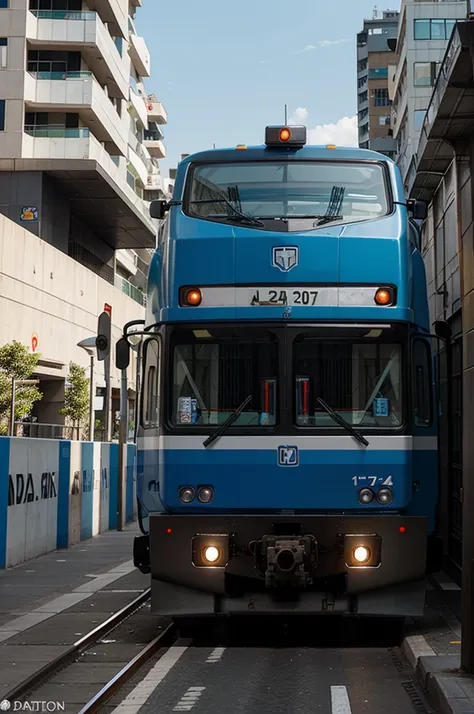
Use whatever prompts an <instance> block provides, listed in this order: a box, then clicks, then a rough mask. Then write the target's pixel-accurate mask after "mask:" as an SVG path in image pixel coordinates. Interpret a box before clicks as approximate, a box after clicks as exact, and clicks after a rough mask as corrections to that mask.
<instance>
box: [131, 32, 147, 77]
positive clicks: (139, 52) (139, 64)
mask: <svg viewBox="0 0 474 714" xmlns="http://www.w3.org/2000/svg"><path fill="white" fill-rule="evenodd" d="M128 54H129V55H130V59H131V60H132V62H133V65H134V67H135V69H136V70H137V72H138V74H139V75H140V77H149V76H150V53H149V52H148V47H147V46H146V42H145V40H144V39H143V37H140V36H139V35H135V34H133V33H130V44H129V47H128Z"/></svg>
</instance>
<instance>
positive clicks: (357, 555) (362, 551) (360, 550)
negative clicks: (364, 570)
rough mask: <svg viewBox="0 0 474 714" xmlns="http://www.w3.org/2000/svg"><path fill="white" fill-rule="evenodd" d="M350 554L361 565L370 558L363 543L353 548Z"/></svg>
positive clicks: (368, 551)
mask: <svg viewBox="0 0 474 714" xmlns="http://www.w3.org/2000/svg"><path fill="white" fill-rule="evenodd" d="M352 556H353V558H354V560H355V561H356V562H357V563H360V564H361V565H362V564H363V563H367V561H368V560H370V550H369V549H368V548H366V547H365V546H364V545H358V546H357V548H354V550H353V552H352Z"/></svg>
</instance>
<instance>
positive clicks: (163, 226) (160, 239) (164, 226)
mask: <svg viewBox="0 0 474 714" xmlns="http://www.w3.org/2000/svg"><path fill="white" fill-rule="evenodd" d="M169 221H170V217H169V213H168V214H167V215H166V218H164V219H163V220H162V221H161V222H160V227H159V228H158V235H157V241H156V245H157V247H158V248H160V247H161V246H162V245H163V243H164V242H165V241H166V238H167V235H168V228H169Z"/></svg>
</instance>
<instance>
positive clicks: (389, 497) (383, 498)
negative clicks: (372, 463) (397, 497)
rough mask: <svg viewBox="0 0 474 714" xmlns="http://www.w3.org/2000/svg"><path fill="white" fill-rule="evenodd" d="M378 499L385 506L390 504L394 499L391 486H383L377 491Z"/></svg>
mask: <svg viewBox="0 0 474 714" xmlns="http://www.w3.org/2000/svg"><path fill="white" fill-rule="evenodd" d="M377 501H378V502H379V503H381V504H382V505H383V506H388V505H389V504H390V503H392V501H393V493H392V492H391V490H390V489H389V488H381V489H380V490H379V491H378V492H377Z"/></svg>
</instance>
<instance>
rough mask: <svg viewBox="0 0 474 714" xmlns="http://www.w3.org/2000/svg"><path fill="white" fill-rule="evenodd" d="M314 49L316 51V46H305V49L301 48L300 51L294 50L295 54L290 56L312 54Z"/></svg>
mask: <svg viewBox="0 0 474 714" xmlns="http://www.w3.org/2000/svg"><path fill="white" fill-rule="evenodd" d="M315 49H316V45H306V47H303V49H302V50H296V51H295V52H292V54H294V55H302V54H303V53H304V52H312V51H313V50H315Z"/></svg>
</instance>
